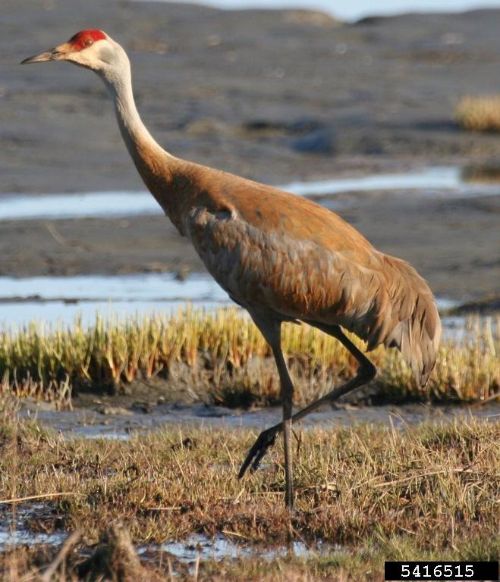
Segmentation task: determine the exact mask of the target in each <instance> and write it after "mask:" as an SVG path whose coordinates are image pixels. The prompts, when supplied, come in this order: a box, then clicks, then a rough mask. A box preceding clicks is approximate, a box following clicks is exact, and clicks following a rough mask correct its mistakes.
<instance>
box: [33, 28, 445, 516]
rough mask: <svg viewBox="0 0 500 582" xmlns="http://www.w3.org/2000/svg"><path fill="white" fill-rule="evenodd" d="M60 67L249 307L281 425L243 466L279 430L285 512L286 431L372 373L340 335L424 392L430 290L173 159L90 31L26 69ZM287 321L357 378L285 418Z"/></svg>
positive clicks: (117, 51) (219, 175)
mask: <svg viewBox="0 0 500 582" xmlns="http://www.w3.org/2000/svg"><path fill="white" fill-rule="evenodd" d="M48 60H68V61H71V62H74V63H76V64H79V65H81V66H84V67H87V68H90V69H93V70H95V72H97V73H98V74H99V75H100V76H101V78H102V79H103V80H104V82H105V84H106V86H107V87H108V89H109V90H110V93H111V95H112V97H113V101H114V104H115V110H116V114H117V119H118V124H119V127H120V131H121V133H122V136H123V138H124V141H125V143H126V145H127V148H128V150H129V152H130V155H131V156H132V159H133V160H134V163H135V165H136V167H137V170H138V171H139V173H140V175H141V177H142V179H143V181H144V183H145V184H146V186H147V187H148V189H149V190H150V192H151V193H152V194H153V196H154V197H155V199H156V200H157V201H158V203H159V204H160V206H161V207H162V209H163V210H164V212H165V214H166V215H167V216H168V217H169V218H170V220H171V221H172V222H173V224H174V225H175V226H176V228H177V229H178V231H179V232H180V234H181V235H183V236H186V237H188V238H189V239H190V240H191V242H192V243H193V245H194V247H195V249H196V251H197V253H198V254H199V256H200V257H201V259H202V260H203V262H204V264H205V265H206V267H207V270H208V271H209V272H210V273H211V275H212V276H213V277H214V278H215V279H216V281H217V282H218V283H219V284H220V285H221V286H222V287H223V288H224V289H225V290H226V291H227V293H228V294H229V296H230V297H231V298H232V299H233V300H234V301H235V302H237V303H238V304H240V305H241V306H242V307H244V308H245V309H247V310H248V311H249V313H250V315H251V316H252V318H253V319H254V321H255V323H256V324H257V326H258V327H259V329H260V330H261V331H262V333H263V334H264V336H265V337H266V339H267V341H268V342H269V344H270V346H271V348H272V350H273V353H274V356H275V359H276V363H277V367H278V372H279V375H280V381H281V388H282V397H283V411H284V415H283V422H282V423H279V424H277V425H276V426H274V427H271V429H268V430H267V431H264V432H263V433H262V434H261V435H260V437H259V439H258V440H257V442H256V444H255V445H254V447H253V448H252V450H251V451H250V453H249V455H248V457H247V459H246V460H245V462H244V464H243V466H242V470H241V471H240V476H242V474H243V473H244V472H245V470H246V468H247V467H248V466H249V465H252V466H253V468H256V467H257V466H258V463H259V462H260V459H261V458H262V456H263V455H264V454H265V452H266V450H267V448H268V447H269V446H270V445H272V444H273V443H274V440H275V437H276V435H277V434H278V432H280V431H283V432H284V436H285V461H286V462H285V464H286V477H287V479H286V480H287V486H286V500H287V504H288V506H290V507H291V506H292V503H293V492H292V482H291V445H290V427H291V422H292V420H297V419H300V418H302V417H303V416H305V414H307V413H308V412H310V411H311V410H313V409H314V408H316V407H317V406H319V405H320V404H322V403H323V402H332V401H333V400H334V399H337V398H338V397H339V396H341V395H343V394H345V393H347V392H349V391H350V390H352V389H354V388H357V387H359V386H361V385H362V384H364V383H366V381H368V380H369V379H371V378H372V377H373V376H374V375H375V368H374V367H373V365H372V364H371V363H370V362H369V360H368V359H367V358H366V357H365V356H364V355H363V354H362V353H361V352H360V351H359V349H358V348H356V347H355V346H354V345H353V344H352V342H350V340H349V339H348V338H347V337H346V336H345V335H344V334H343V332H342V329H341V328H344V329H347V330H349V331H350V332H353V333H354V334H356V335H357V336H358V337H360V338H361V339H363V340H365V341H366V342H367V343H368V349H369V350H370V349H373V348H374V347H376V346H377V345H379V344H384V345H386V346H388V347H397V348H399V349H400V350H401V352H402V353H403V355H404V357H405V358H406V360H407V361H408V362H409V364H410V365H411V367H412V370H413V372H414V375H415V377H416V379H417V381H418V382H419V383H420V384H422V385H423V384H425V383H426V382H427V379H428V377H429V374H430V372H431V371H432V368H433V366H434V363H435V358H436V351H437V347H438V344H439V339H440V332H441V326H440V320H439V315H438V312H437V309H436V306H435V302H434V298H433V295H432V292H431V291H430V289H429V287H428V285H427V283H426V282H425V281H424V280H423V279H422V278H421V277H420V276H419V275H418V273H417V272H416V271H415V270H414V269H413V268H412V267H411V266H410V265H409V264H408V263H406V262H404V261H402V260H400V259H397V258H395V257H391V256H389V255H386V254H384V253H382V252H380V251H378V250H376V249H375V248H374V247H373V246H372V245H371V244H370V243H369V242H368V241H367V240H366V239H365V238H364V237H363V236H362V235H361V234H360V233H359V232H358V231H357V230H356V229H354V228H353V227H352V226H351V225H349V224H348V223H347V222H345V221H344V220H343V219H342V218H341V217H340V216H338V215H337V214H335V213H333V212H331V211H330V210H327V209H325V208H323V207H322V206H319V205H318V204H315V203H314V202H312V201H310V200H307V199H304V198H300V197H297V196H294V195H292V194H289V193H287V192H283V191H281V190H279V189H276V188H273V187H271V186H267V185H264V184H259V183H257V182H253V181H251V180H247V179H244V178H241V177H239V176H235V175H232V174H228V173H226V172H222V171H219V170H215V169H213V168H208V167H206V166H202V165H199V164H195V163H192V162H188V161H185V160H181V159H179V158H176V157H174V156H172V155H171V154H169V153H168V152H166V151H165V150H164V149H162V148H161V147H160V146H159V145H158V144H157V142H156V141H155V140H154V139H153V138H152V136H151V135H150V133H149V132H148V131H147V129H146V128H145V126H144V124H143V123H142V121H141V118H140V117H139V114H138V112H137V109H136V107H135V103H134V98H133V92H132V83H131V73H130V64H129V61H128V58H127V56H126V54H125V51H123V49H122V48H121V47H120V45H118V44H117V43H116V42H114V41H113V40H112V39H110V38H109V37H108V36H107V35H106V34H105V33H103V32H102V31H99V30H90V31H82V32H80V33H78V34H77V35H75V36H74V37H73V38H72V39H70V41H68V43H65V44H64V45H61V46H60V47H57V48H56V49H53V51H51V52H48V53H42V54H41V55H38V56H36V57H31V58H30V59H26V61H24V62H43V61H48ZM284 321H303V322H306V323H309V324H311V325H314V326H316V327H318V328H319V329H322V330H323V331H325V332H326V333H329V334H330V335H332V336H334V337H336V338H337V339H339V341H341V342H342V343H343V344H344V345H345V346H346V348H347V349H349V351H351V353H352V354H353V355H354V356H355V357H356V358H357V359H358V361H359V363H360V368H359V372H358V374H357V376H356V377H355V378H353V380H351V381H349V382H347V383H346V384H344V385H343V386H341V387H340V388H337V389H335V390H333V391H332V392H331V393H329V394H328V395H327V396H325V397H324V398H322V399H320V400H319V401H316V402H315V403H313V404H311V405H309V406H308V407H307V408H306V409H304V410H303V411H300V412H298V413H297V414H295V415H292V395H293V384H292V382H291V379H290V377H289V375H288V371H287V369H286V363H285V360H284V358H283V355H282V352H281V346H280V326H281V323H282V322H284Z"/></svg>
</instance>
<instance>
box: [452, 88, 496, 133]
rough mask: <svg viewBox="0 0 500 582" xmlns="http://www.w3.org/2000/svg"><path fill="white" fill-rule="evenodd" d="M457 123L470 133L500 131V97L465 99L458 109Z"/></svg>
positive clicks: (456, 111) (470, 97) (456, 112)
mask: <svg viewBox="0 0 500 582" xmlns="http://www.w3.org/2000/svg"><path fill="white" fill-rule="evenodd" d="M455 119H456V120H457V123H458V124H459V125H460V126H461V127H463V128H464V129H467V130H469V131H485V132H487V131H488V132H499V131H500V96H498V95H492V96H483V97H472V96H467V97H463V98H462V99H461V100H460V101H459V103H458V105H457V107H456V109H455Z"/></svg>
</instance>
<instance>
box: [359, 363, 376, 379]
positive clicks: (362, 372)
mask: <svg viewBox="0 0 500 582" xmlns="http://www.w3.org/2000/svg"><path fill="white" fill-rule="evenodd" d="M358 375H359V376H360V377H361V378H363V380H365V382H370V381H371V380H373V378H375V376H376V375H377V368H376V367H375V366H374V365H373V364H372V363H371V362H370V361H369V360H367V361H366V362H363V364H362V365H361V366H360V368H359V372H358Z"/></svg>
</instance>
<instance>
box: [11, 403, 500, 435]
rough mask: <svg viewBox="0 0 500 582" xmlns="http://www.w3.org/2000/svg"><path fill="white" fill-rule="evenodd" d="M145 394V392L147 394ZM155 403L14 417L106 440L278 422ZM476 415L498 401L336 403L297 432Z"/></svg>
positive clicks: (34, 411)
mask: <svg viewBox="0 0 500 582" xmlns="http://www.w3.org/2000/svg"><path fill="white" fill-rule="evenodd" d="M148 396H149V397H151V395H150V394H149V395H148ZM182 397H184V399H185V398H186V395H185V394H183V395H181V394H179V398H178V400H179V401H178V402H173V403H169V404H167V403H161V401H160V403H157V404H153V403H152V402H151V401H150V402H147V401H144V400H142V401H141V400H135V401H134V396H132V397H131V398H130V397H129V398H126V397H125V398H124V397H123V396H122V397H120V396H110V397H106V396H99V398H96V397H92V396H90V395H88V394H87V395H84V396H83V397H80V398H76V399H74V400H73V410H56V406H55V405H53V404H50V403H44V402H37V401H33V400H29V399H27V400H23V401H21V410H20V417H21V418H23V419H26V420H27V419H36V421H37V422H39V423H40V424H41V425H42V426H45V427H47V428H50V429H53V430H56V431H59V432H60V433H61V434H63V435H65V436H67V437H83V438H91V439H96V438H108V439H118V440H127V439H129V438H130V437H131V435H133V434H135V433H147V432H150V431H153V430H158V429H160V428H163V427H175V426H179V427H185V428H186V429H187V430H189V428H190V427H191V428H196V427H205V428H226V429H235V430H238V429H256V430H257V429H259V430H263V429H265V428H267V427H269V426H272V425H274V424H276V423H277V422H279V421H280V418H281V408H280V407H277V406H275V407H266V408H261V409H255V410H244V409H234V408H227V407H224V406H214V405H210V404H203V403H189V404H188V403H185V404H182V403H181V402H180V400H181V399H182ZM471 418H480V419H484V420H491V421H493V422H499V421H500V402H498V401H497V402H495V401H492V402H490V403H478V404H474V405H471V406H467V405H438V404H432V405H431V404H403V405H382V406H363V405H352V404H338V405H336V406H335V407H330V406H324V407H322V408H321V409H320V410H319V411H317V412H313V413H311V414H310V415H308V416H307V417H306V418H305V419H304V420H302V421H301V422H300V423H299V424H298V425H297V430H302V429H305V430H307V429H311V428H313V427H319V428H325V429H327V428H332V427H339V426H344V427H349V426H355V425H359V424H363V423H374V424H380V425H385V426H394V427H398V428H402V427H405V426H408V425H414V424H419V423H422V422H434V423H443V422H445V423H446V422H454V421H456V420H457V419H458V420H460V419H462V420H465V419H471Z"/></svg>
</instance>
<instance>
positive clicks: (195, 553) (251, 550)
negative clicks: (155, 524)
mask: <svg viewBox="0 0 500 582" xmlns="http://www.w3.org/2000/svg"><path fill="white" fill-rule="evenodd" d="M233 539H234V538H233ZM233 539H231V536H230V535H222V534H218V535H216V536H214V537H213V538H210V537H208V536H205V535H202V534H193V535H191V536H189V538H187V539H186V540H183V541H179V542H167V543H164V544H161V545H160V546H157V547H152V546H147V547H145V548H141V549H140V550H139V554H141V553H142V552H144V551H145V550H146V549H147V550H152V549H156V550H157V551H163V552H167V553H168V554H170V555H171V556H173V557H174V558H176V559H177V560H179V561H181V562H185V563H188V564H190V563H194V562H195V561H196V560H197V559H201V560H215V561H220V560H225V559H228V558H229V559H236V558H251V557H254V558H255V557H259V558H263V559H264V560H274V559H276V558H279V557H285V556H287V555H292V556H296V557H298V558H306V557H307V556H309V555H311V554H326V553H328V554H331V553H333V552H337V551H339V550H340V546H333V545H329V544H324V543H322V544H319V545H317V546H307V545H306V544H304V543H303V542H297V541H295V542H292V543H290V544H289V545H288V546H275V547H267V548H266V549H263V548H262V547H261V546H251V545H248V544H241V543H236V542H235V541H233Z"/></svg>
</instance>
